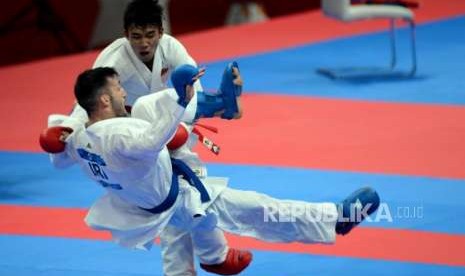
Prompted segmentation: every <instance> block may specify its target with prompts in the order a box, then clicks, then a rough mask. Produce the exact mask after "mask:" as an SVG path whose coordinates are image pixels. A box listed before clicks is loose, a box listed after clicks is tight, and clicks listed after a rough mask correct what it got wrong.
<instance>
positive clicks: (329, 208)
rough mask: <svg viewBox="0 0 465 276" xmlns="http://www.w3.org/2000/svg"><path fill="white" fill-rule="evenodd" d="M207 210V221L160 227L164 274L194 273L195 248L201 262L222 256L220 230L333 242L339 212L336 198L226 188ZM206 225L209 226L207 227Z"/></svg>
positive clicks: (187, 275) (265, 237)
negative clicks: (305, 198)
mask: <svg viewBox="0 0 465 276" xmlns="http://www.w3.org/2000/svg"><path fill="white" fill-rule="evenodd" d="M206 213H207V218H208V220H209V222H208V223H206V225H207V227H196V228H193V229H187V228H184V229H183V228H182V227H179V224H177V225H176V223H175V225H173V224H171V225H169V226H168V227H166V228H165V229H164V230H163V232H162V234H161V235H160V239H161V247H162V259H163V271H164V275H166V276H180V275H183V276H191V275H196V272H195V268H194V258H193V255H194V254H195V255H196V256H197V257H198V258H199V261H200V263H204V264H216V263H221V262H223V261H224V259H225V258H226V254H227V251H228V245H227V242H226V239H225V238H224V235H223V230H224V231H226V232H230V233H234V234H238V235H242V236H248V237H253V238H256V239H259V240H263V241H268V242H302V243H333V242H334V241H335V238H336V233H335V224H336V221H337V216H338V212H337V208H336V205H335V204H334V203H309V202H304V201H295V200H279V199H275V198H272V197H270V196H267V195H265V194H260V193H257V192H253V191H240V190H234V189H230V188H226V189H225V190H224V191H223V192H222V193H221V194H220V195H219V196H218V197H217V198H216V199H215V200H214V202H212V204H211V205H210V206H209V207H208V208H207V210H206ZM212 221H213V222H214V223H216V227H215V225H212ZM208 225H210V226H212V227H210V229H208V228H209V227H208Z"/></svg>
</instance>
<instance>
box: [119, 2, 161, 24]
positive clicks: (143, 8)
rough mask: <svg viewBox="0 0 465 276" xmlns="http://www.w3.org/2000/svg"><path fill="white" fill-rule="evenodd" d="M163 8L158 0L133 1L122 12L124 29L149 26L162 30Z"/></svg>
mask: <svg viewBox="0 0 465 276" xmlns="http://www.w3.org/2000/svg"><path fill="white" fill-rule="evenodd" d="M162 19H163V8H162V7H161V6H160V4H158V0H133V1H132V2H131V3H129V4H128V6H127V7H126V11H125V12H124V29H125V30H126V31H128V30H129V27H131V26H137V27H147V26H150V25H153V26H156V27H158V28H160V29H162V28H163V23H162Z"/></svg>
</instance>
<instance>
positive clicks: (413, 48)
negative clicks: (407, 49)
mask: <svg viewBox="0 0 465 276" xmlns="http://www.w3.org/2000/svg"><path fill="white" fill-rule="evenodd" d="M409 25H410V39H411V51H412V69H411V70H410V76H413V75H415V72H416V71H417V49H416V43H415V22H414V21H413V20H409Z"/></svg>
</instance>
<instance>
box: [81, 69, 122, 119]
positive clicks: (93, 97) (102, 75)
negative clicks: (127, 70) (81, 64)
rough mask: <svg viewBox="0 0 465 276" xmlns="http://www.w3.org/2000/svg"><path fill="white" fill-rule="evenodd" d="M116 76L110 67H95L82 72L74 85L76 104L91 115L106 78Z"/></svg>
mask: <svg viewBox="0 0 465 276" xmlns="http://www.w3.org/2000/svg"><path fill="white" fill-rule="evenodd" d="M114 76H118V73H117V72H116V70H115V69H114V68H112V67H97V68H95V69H89V70H86V71H84V72H82V73H81V74H80V75H79V76H78V77H77V80H76V84H75V85H74V96H75V97H76V100H77V102H78V104H79V105H80V106H81V107H82V108H84V109H85V111H86V112H87V115H89V116H90V115H91V113H92V112H94V111H95V110H96V108H97V98H98V96H100V95H101V92H102V88H103V87H105V85H106V84H107V78H108V77H114Z"/></svg>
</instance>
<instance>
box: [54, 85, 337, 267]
mask: <svg viewBox="0 0 465 276" xmlns="http://www.w3.org/2000/svg"><path fill="white" fill-rule="evenodd" d="M176 99H177V96H176V94H175V91H174V90H173V89H167V90H165V91H162V92H159V93H156V94H151V95H148V96H144V97H141V98H140V99H139V100H138V101H137V102H136V104H135V105H134V108H133V116H139V118H141V119H136V118H114V119H108V120H103V121H100V122H97V123H95V124H93V125H91V126H90V127H88V128H87V129H85V128H84V127H83V125H82V124H81V125H80V126H79V123H77V125H73V124H70V123H67V122H66V120H65V121H64V122H62V123H61V125H64V126H71V127H73V128H74V129H75V130H74V132H73V133H72V134H71V135H70V136H69V137H68V138H67V141H66V142H67V146H66V151H65V153H62V154H58V155H55V156H54V163H55V164H56V165H58V166H60V163H61V162H62V164H66V165H69V164H71V162H69V161H66V159H70V158H71V159H74V160H76V161H77V162H78V163H79V164H80V165H81V167H82V168H83V170H84V171H86V172H87V173H88V175H89V176H90V177H91V178H92V179H94V180H96V181H97V182H99V181H100V183H102V182H101V181H104V184H105V183H106V190H107V191H108V192H107V194H106V195H104V196H103V197H102V198H100V199H99V200H98V201H97V202H96V203H95V204H94V205H93V206H92V207H91V208H90V210H89V213H88V215H87V216H86V223H87V224H88V225H89V226H90V227H92V228H94V229H99V230H102V229H103V230H109V231H111V233H112V235H113V239H114V240H115V241H116V242H117V243H119V244H121V245H123V246H127V247H135V248H142V249H143V248H145V249H148V248H149V247H150V245H151V244H152V240H153V238H154V237H156V236H157V235H160V234H161V246H162V253H163V254H162V255H163V263H164V273H165V275H186V274H187V275H195V270H194V266H193V258H192V254H193V252H195V254H196V255H197V256H198V257H199V259H200V262H201V263H205V264H215V263H220V262H222V261H223V260H224V259H225V257H226V254H227V250H228V247H227V245H226V241H225V239H224V236H223V232H222V230H225V231H228V232H231V233H235V234H239V235H244V236H249V237H254V238H257V239H260V240H265V241H270V242H293V241H297V242H303V243H332V242H334V240H335V223H336V218H337V215H338V214H337V210H336V205H335V204H334V203H307V202H303V201H291V200H278V199H274V198H271V197H269V196H267V195H264V194H259V193H256V192H253V191H239V190H234V189H230V188H227V187H226V185H227V179H225V178H212V177H202V178H201V180H202V182H203V183H204V185H205V187H206V188H207V191H208V193H209V195H210V197H211V200H210V201H209V202H206V203H201V201H200V194H199V192H198V191H197V190H196V189H195V188H194V187H192V186H190V185H189V184H188V183H187V182H186V181H183V180H180V182H179V184H180V193H179V196H178V198H177V200H176V203H175V204H174V206H173V207H172V208H170V209H169V210H167V211H165V212H163V213H161V214H157V215H154V214H152V213H149V212H147V211H144V210H142V209H140V208H139V207H143V208H152V207H154V206H156V205H158V204H160V203H161V202H162V201H163V200H164V199H165V198H166V196H167V194H168V191H169V187H170V184H171V183H170V180H171V175H172V168H171V163H170V155H169V152H168V150H167V149H166V147H165V144H166V143H167V142H168V141H169V139H170V137H171V135H172V134H173V133H174V131H175V129H176V127H177V125H178V124H179V121H180V119H181V116H182V114H183V111H184V109H183V108H182V107H180V106H179V105H178V104H177V102H176ZM142 119H143V120H142ZM51 121H53V120H50V122H51ZM71 121H73V120H71ZM74 121H76V120H74ZM149 121H150V122H151V123H149ZM78 148H84V149H86V150H88V151H89V152H92V153H95V154H97V155H99V156H101V158H102V159H103V160H104V161H105V163H106V166H103V167H101V168H99V169H98V170H95V168H94V169H92V165H89V163H90V162H89V160H86V159H82V158H81V157H80V156H79V155H78V154H77V151H76V150H77V149H78ZM185 150H188V149H186V148H185V147H183V148H182V149H181V151H185ZM172 154H173V155H176V152H174V153H172ZM179 156H184V157H185V158H184V161H185V162H186V163H188V164H190V165H192V166H194V169H196V170H197V169H199V167H201V166H203V165H202V163H201V162H200V160H195V159H196V158H197V156H196V154H191V155H189V154H187V155H186V154H180V155H179ZM57 163H58V164H57ZM196 166H199V167H196ZM94 167H95V165H94ZM96 171H97V172H96ZM102 171H103V172H104V173H102ZM200 171H202V170H200ZM203 172H205V173H206V170H203ZM103 174H104V175H105V176H106V178H105V177H103ZM111 184H118V185H120V186H121V187H122V189H120V190H116V189H114V188H111ZM268 206H292V208H294V209H296V210H297V209H298V210H305V211H306V212H310V213H311V214H312V215H313V217H317V218H318V217H323V216H325V217H332V218H333V220H316V221H314V220H309V218H308V216H307V215H308V213H303V212H299V214H297V213H296V214H295V215H296V216H295V217H293V220H294V221H292V222H289V221H288V222H276V221H274V222H273V221H266V218H265V215H264V213H265V209H266V208H267V207H268ZM197 214H198V215H201V216H200V217H197V218H194V215H197ZM220 229H221V230H220ZM162 231H163V232H162ZM180 258H181V259H180ZM182 258H184V259H182Z"/></svg>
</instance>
